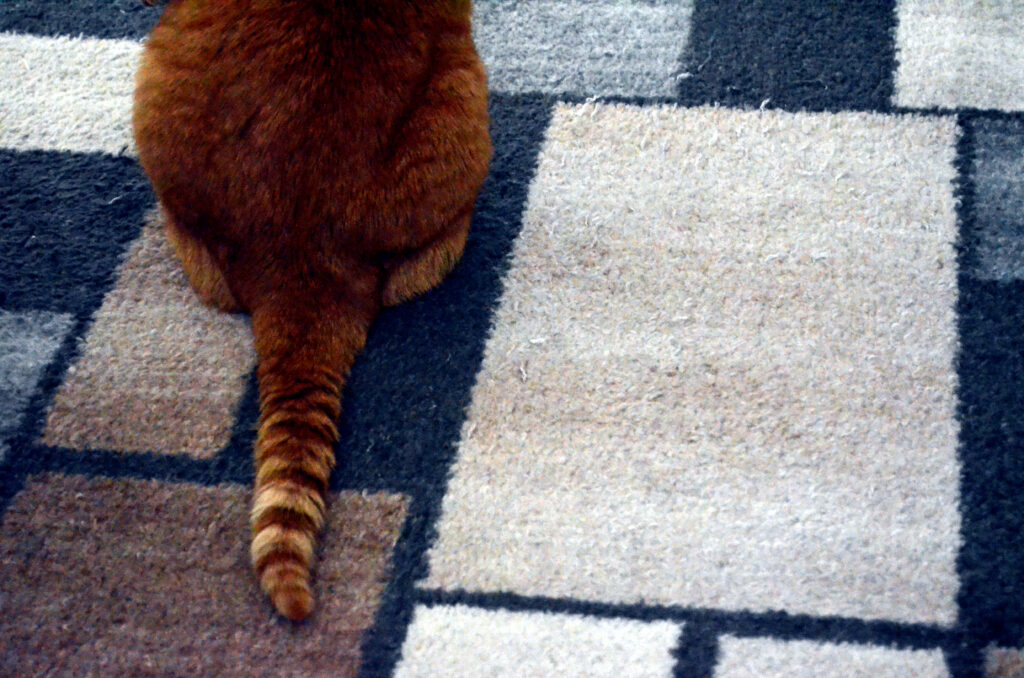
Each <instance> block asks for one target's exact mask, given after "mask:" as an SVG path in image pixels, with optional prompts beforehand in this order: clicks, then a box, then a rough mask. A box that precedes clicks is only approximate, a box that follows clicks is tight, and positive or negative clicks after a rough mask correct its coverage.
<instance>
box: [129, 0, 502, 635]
mask: <svg viewBox="0 0 1024 678" xmlns="http://www.w3.org/2000/svg"><path fill="white" fill-rule="evenodd" d="M470 6H471V3H470V2H468V1H460V0H445V1H431V0H415V1H414V0H405V1H400V0H390V1H388V0H383V1H369V0H344V1H343V0H338V1H333V2H332V1H329V0H320V1H317V0H308V1H295V0H292V1H289V0H171V1H170V2H169V3H168V4H167V6H166V8H165V9H164V12H163V16H162V17H161V19H160V21H159V23H158V24H157V26H156V27H155V28H154V30H153V32H152V34H151V35H150V37H149V40H148V41H147V42H146V44H145V47H144V50H143V56H142V61H141V65H140V68H139V73H138V77H137V82H136V85H137V87H136V94H135V105H134V117H133V124H134V132H135V139H136V142H137V145H138V149H139V159H140V161H141V163H142V166H143V168H144V169H145V171H146V173H147V175H148V176H149V178H150V180H151V182H152V184H153V187H154V189H155V191H156V194H157V197H158V199H159V201H160V204H161V207H162V209H163V211H164V216H165V220H166V228H167V235H168V237H169V239H170V242H171V244H172V245H173V247H174V250H175V252H176V253H177V255H178V257H179V259H181V261H182V264H183V266H184V268H185V271H186V273H187V274H188V277H189V280H190V282H191V283H192V286H193V287H194V288H195V290H196V292H197V293H198V295H199V296H200V297H201V298H202V299H203V300H204V301H205V302H206V303H208V304H211V305H214V306H216V307H218V308H220V309H222V310H225V311H245V312H248V313H250V314H251V316H252V328H253V334H254V336H255V342H256V351H257V355H258V358H259V368H258V377H259V390H260V422H259V433H258V436H257V440H256V445H255V460H256V480H255V491H254V499H253V507H252V530H253V538H252V548H251V553H252V561H253V566H254V567H255V569H256V572H257V574H258V576H259V579H260V583H261V585H262V587H263V589H264V590H265V591H266V592H267V594H268V595H269V596H270V598H271V600H272V601H273V603H274V605H275V607H276V608H277V610H278V611H279V612H280V613H281V614H282V615H284V616H285V617H288V618H289V619H294V620H301V619H304V618H306V617H307V616H308V615H309V614H310V612H311V611H312V609H313V595H312V585H311V577H310V571H311V568H312V565H313V560H314V552H315V543H316V537H317V534H318V532H319V531H320V530H321V529H322V527H323V524H324V516H325V512H326V493H327V488H328V482H329V478H330V474H331V470H332V469H333V467H334V447H335V444H336V443H337V440H338V429H337V421H338V418H339V416H340V414H341V393H342V388H343V384H344V381H345V379H346V378H347V376H348V373H349V369H350V368H351V366H352V363H353V361H354V359H355V357H356V355H357V354H358V353H359V352H360V351H361V350H362V348H363V345H364V344H365V341H366V336H367V332H368V330H369V327H370V325H371V323H372V322H373V320H374V319H375V318H376V316H377V314H378V313H379V312H380V310H381V308H382V307H384V306H388V305H393V304H397V303H399V302H402V301H404V300H406V299H409V298H410V297H413V296H415V295H417V294H420V293H422V292H424V291H426V290H428V289H430V288H431V287H434V286H435V285H437V284H438V283H439V282H440V281H441V280H442V278H444V276H445V275H446V274H447V273H448V272H449V271H450V270H451V268H452V267H453V266H454V265H455V263H456V262H457V261H458V259H459V257H460V256H461V254H462V250H463V247H464V245H465V243H466V236H467V232H468V229H469V223H470V218H471V216H472V213H473V206H474V202H475V200H476V195H477V192H478V191H479V189H480V186H481V184H482V183H483V180H484V178H485V176H486V174H487V169H488V164H489V162H490V158H491V153H492V149H491V142H490V137H489V134H488V114H487V85H486V77H485V74H484V69H483V66H482V64H481V62H480V59H479V57H478V56H477V53H476V50H475V48H474V46H473V42H472V33H471V29H470V11H471V10H470Z"/></svg>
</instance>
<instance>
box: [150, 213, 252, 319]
mask: <svg viewBox="0 0 1024 678" xmlns="http://www.w3.org/2000/svg"><path fill="white" fill-rule="evenodd" d="M163 216H164V225H165V231H166V233H167V240H168V241H169V242H170V243H171V247H172V249H173V250H174V253H175V254H176V255H177V257H178V260H179V261H181V265H182V267H184V269H185V274H186V275H187V276H188V281H189V283H191V284H192V289H194V290H195V291H196V294H197V295H199V298H200V299H201V300H202V301H203V303H205V304H206V305H208V306H212V307H214V308H216V309H219V310H221V311H225V312H227V313H238V312H240V311H242V310H244V309H243V308H242V306H241V305H240V304H239V303H238V302H237V301H236V300H235V297H234V295H233V294H231V290H230V289H228V284H227V281H226V280H224V274H223V273H222V272H221V270H220V267H219V266H217V262H216V261H214V259H213V257H212V256H210V252H209V250H207V249H206V246H205V245H203V243H201V242H199V241H198V240H197V239H196V238H195V236H193V235H192V234H191V233H189V232H187V231H186V230H185V229H184V228H182V227H181V226H180V225H178V223H177V222H176V221H175V220H174V217H172V216H171V215H170V214H169V213H168V212H167V211H166V210H163Z"/></svg>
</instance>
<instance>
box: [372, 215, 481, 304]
mask: <svg viewBox="0 0 1024 678" xmlns="http://www.w3.org/2000/svg"><path fill="white" fill-rule="evenodd" d="M471 216H472V214H471V213H470V214H465V215H463V216H460V217H459V218H458V219H457V220H456V222H455V223H456V225H455V227H454V228H453V229H451V230H449V231H446V232H445V233H444V234H443V235H442V236H441V237H439V238H438V239H436V240H434V241H432V242H430V243H429V244H428V245H426V246H425V247H423V248H422V249H419V250H417V251H416V252H414V253H412V254H409V255H405V256H403V257H400V258H398V259H396V260H394V261H392V262H390V264H389V265H388V267H387V272H386V277H385V280H384V294H383V297H382V299H381V302H382V303H383V304H384V306H395V305H397V304H400V303H402V302H404V301H408V300H409V299H412V298H413V297H416V296H418V295H420V294H423V293H424V292H426V291H427V290H429V289H431V288H433V287H436V286H437V285H438V284H439V283H440V282H441V281H442V280H444V277H445V276H446V275H448V274H449V273H450V272H451V270H452V269H453V268H455V264H457V263H458V262H459V259H461V258H462V251H463V249H465V247H466V238H467V237H468V235H469V222H470V218H471Z"/></svg>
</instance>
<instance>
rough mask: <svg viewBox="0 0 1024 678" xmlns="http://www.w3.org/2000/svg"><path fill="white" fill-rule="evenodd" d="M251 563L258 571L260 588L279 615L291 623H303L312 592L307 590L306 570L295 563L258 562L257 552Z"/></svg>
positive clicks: (308, 584) (310, 610) (277, 561)
mask: <svg viewBox="0 0 1024 678" xmlns="http://www.w3.org/2000/svg"><path fill="white" fill-rule="evenodd" d="M253 560H254V561H256V562H254V564H255V565H256V569H257V571H258V572H259V577H260V588H262V589H263V591H264V593H266V594H267V596H269V597H270V602H271V603H273V604H274V607H275V608H276V609H277V611H278V612H279V613H280V614H281V616H283V617H286V618H288V619H290V620H292V621H296V622H299V621H303V620H304V619H306V618H307V617H309V615H310V614H311V613H312V612H313V592H312V589H311V587H310V574H309V567H308V566H307V565H306V564H304V563H300V562H296V561H295V560H291V559H287V560H274V561H273V562H269V563H268V562H258V561H259V560H261V559H258V558H257V554H256V549H253Z"/></svg>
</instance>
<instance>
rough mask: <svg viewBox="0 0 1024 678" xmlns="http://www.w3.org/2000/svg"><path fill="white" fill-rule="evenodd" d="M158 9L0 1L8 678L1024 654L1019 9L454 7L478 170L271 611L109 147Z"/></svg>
mask: <svg viewBox="0 0 1024 678" xmlns="http://www.w3.org/2000/svg"><path fill="white" fill-rule="evenodd" d="M159 11H160V10H159V9H149V8H146V7H144V6H143V5H142V4H141V3H139V2H136V0H74V1H69V2H54V1H44V0H3V1H0V675H4V676H39V675H55V676H84V675H96V676H108V675H109V676H128V675H131V676H185V675H189V676H233V675H237V676H349V677H353V678H355V677H361V678H375V677H382V678H386V677H393V678H414V677H428V676H429V677H433V678H436V677H442V678H446V677H470V676H498V677H509V678H515V677H520V676H522V677H533V676H538V677H540V676H544V677H547V676H562V677H566V678H568V677H577V676H578V677H580V678H594V677H608V678H641V677H643V678H741V677H742V678H748V677H749V678H812V677H815V678H817V677H821V676H825V677H830V676H835V677H837V678H838V677H842V678H850V677H864V678H869V677H870V678H888V677H891V678H906V677H922V678H940V677H949V678H970V677H974V676H990V677H993V678H1013V677H1016V678H1021V677H1022V676H1024V657H1022V654H1021V652H1022V650H1024V5H1022V4H1020V3H1017V2H1012V1H1010V0H999V1H995V0H893V1H882V0H869V1H865V2H839V1H833V0H828V1H825V2H804V1H803V0H749V1H744V2H738V1H736V0H719V1H715V0H677V1H669V0H637V1H634V2H627V1H622V0H588V1H584V0H557V1H556V0H533V1H511V2H498V1H487V2H477V3H476V5H475V18H474V30H475V34H476V38H477V42H478V47H479V50H480V52H481V55H482V56H483V58H484V61H485V63H486V65H487V68H488V72H489V75H490V83H491V88H492V95H491V113H492V134H493V138H494V142H495V147H496V154H495V158H494V162H493V167H492V171H491V175H490V177H489V179H488V181H487V183H486V185H485V188H484V190H483V192H482V194H481V196H480V199H479V202H478V205H477V212H476V215H475V219H474V224H473V231H472V235H471V238H470V241H469V244H468V247H467V250H466V254H465V258H464V260H463V261H462V263H461V264H460V265H459V266H458V267H457V268H456V270H455V271H454V273H453V274H452V276H451V277H450V278H449V279H448V280H447V281H446V282H445V283H444V284H443V285H442V286H441V287H440V288H438V289H437V290H434V291H432V292H431V293H429V294H427V295H425V296H423V297H422V298H420V299H418V300H416V301H414V302H412V303H410V304H407V305H405V306H402V307H399V308H396V309H393V310H390V311H388V312H387V313H386V314H385V315H383V316H382V317H381V318H380V320H379V322H378V323H377V324H376V326H375V327H374V329H373V332H372V334H371V337H370V341H369V344H368V347H367V350H366V352H365V353H364V354H363V355H362V356H361V357H360V359H359V362H358V364H357V365H356V367H355V369H354V372H353V375H352V378H351V382H350V383H349V385H348V388H347V390H346V394H345V401H344V414H343V419H342V422H341V430H342V439H341V441H340V443H339V446H338V454H339V460H340V462H339V468H338V469H337V471H336V472H335V474H334V477H333V479H332V488H331V489H332V496H331V506H330V515H329V520H328V528H327V532H326V535H325V537H324V542H323V545H322V548H321V549H320V556H319V566H318V570H317V574H316V590H317V598H318V601H319V607H318V609H317V611H316V613H315V615H314V616H313V617H312V618H311V620H310V621H309V622H308V623H305V624H302V625H294V624H291V623H289V622H285V621H282V620H280V619H278V618H276V617H275V616H274V614H273V612H272V610H271V608H270V606H269V604H268V603H267V602H266V600H265V599H264V597H263V595H262V594H261V593H260V592H259V590H258V586H257V584H256V582H255V581H254V578H253V576H252V574H251V573H250V570H249V566H248V562H247V539H248V526H247V518H246V512H247V507H248V502H249V495H250V489H249V488H250V485H251V481H252V475H253V469H252V463H251V459H250V453H251V446H252V441H253V436H254V423H255V420H256V414H257V412H256V410H257V407H256V398H255V384H254V380H253V367H254V355H253V348H252V339H251V335H250V330H249V325H248V320H247V319H246V318H245V317H242V316H229V315H223V314H219V313H216V312H214V311H212V310H209V309H207V308H205V307H203V306H202V305H201V304H200V303H199V301H198V300H197V299H196V297H195V296H194V295H193V294H192V292H191V291H190V290H189V288H188V287H187V284H186V281H185V278H184V275H183V273H182V272H181V270H180V268H179V267H178V265H177V263H176V262H175V261H174V259H173V258H172V257H171V255H170V253H169V250H168V247H167V246H166V244H165V243H164V241H163V238H162V236H161V227H160V223H159V215H158V214H157V211H156V209H155V202H154V197H153V193H152V191H151V189H150V187H149V185H148V182H147V181H146V179H145V176H144V175H143V174H142V172H141V170H140V168H139V166H138V163H137V161H136V159H135V155H134V153H135V152H134V144H133V141H132V139H131V134H130V110H131V98H132V87H133V73H134V70H135V68H136V64H137V60H138V55H139V52H140V49H141V44H142V41H143V40H144V39H145V36H146V34H147V32H148V31H149V29H150V28H151V27H152V25H153V24H154V23H155V22H156V20H157V18H158V17H159Z"/></svg>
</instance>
